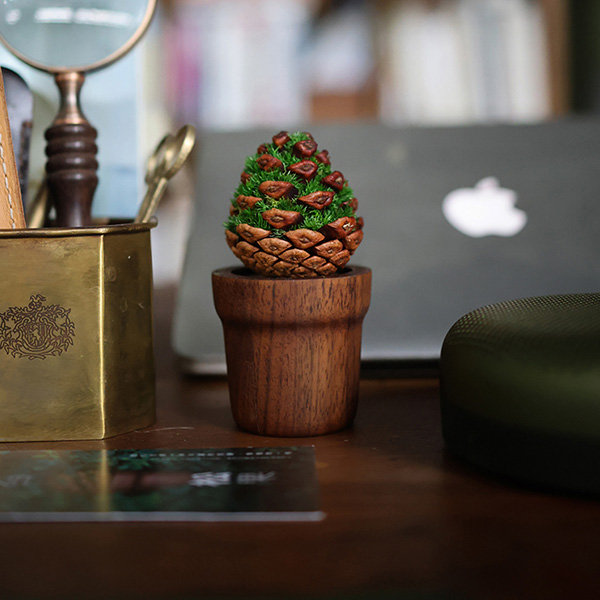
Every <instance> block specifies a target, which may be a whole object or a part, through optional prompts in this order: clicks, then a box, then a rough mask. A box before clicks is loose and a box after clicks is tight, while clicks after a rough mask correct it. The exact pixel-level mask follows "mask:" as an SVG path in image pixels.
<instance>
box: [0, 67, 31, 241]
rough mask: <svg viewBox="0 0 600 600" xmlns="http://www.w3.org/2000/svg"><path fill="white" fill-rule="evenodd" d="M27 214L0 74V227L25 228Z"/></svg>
mask: <svg viewBox="0 0 600 600" xmlns="http://www.w3.org/2000/svg"><path fill="white" fill-rule="evenodd" d="M25 227H26V225H25V215H24V212H23V202H22V200H21V188H20V185H19V175H18V173H17V164H16V162H15V154H14V150H13V143H12V135H11V133H10V123H9V121H8V109H7V107H6V96H5V94H4V80H3V78H2V75H1V74H0V229H24V228H25Z"/></svg>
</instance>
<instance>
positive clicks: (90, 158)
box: [45, 123, 98, 227]
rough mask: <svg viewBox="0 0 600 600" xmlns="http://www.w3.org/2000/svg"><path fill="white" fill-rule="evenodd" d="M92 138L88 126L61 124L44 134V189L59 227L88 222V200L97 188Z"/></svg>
mask: <svg viewBox="0 0 600 600" xmlns="http://www.w3.org/2000/svg"><path fill="white" fill-rule="evenodd" d="M96 135H97V132H96V130H95V129H94V128H93V127H92V126H91V125H89V124H88V123H75V124H69V123H61V124H57V125H52V126H51V127H49V128H48V129H47V130H46V133H45V136H46V140H47V142H48V143H47V145H46V155H47V156H48V160H47V162H46V172H47V176H48V187H49V189H50V196H51V198H52V202H53V204H54V206H55V208H56V225H57V226H59V227H83V226H86V225H90V224H91V222H92V213H91V211H92V200H93V198H94V192H95V191H96V186H97V185H98V175H97V169H98V162H97V160H96V153H97V151H98V148H97V147H96V143H95V140H96Z"/></svg>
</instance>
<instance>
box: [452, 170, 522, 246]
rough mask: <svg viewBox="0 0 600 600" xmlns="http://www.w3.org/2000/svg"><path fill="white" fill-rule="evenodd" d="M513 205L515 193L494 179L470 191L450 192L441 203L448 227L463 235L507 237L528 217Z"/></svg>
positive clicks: (469, 189)
mask: <svg viewBox="0 0 600 600" xmlns="http://www.w3.org/2000/svg"><path fill="white" fill-rule="evenodd" d="M516 202H517V194H516V192H514V191H513V190H509V189H506V188H502V187H500V184H499V182H498V180H497V179H496V178H495V177H486V178H485V179H482V180H481V181H480V182H479V183H477V184H476V185H475V187H473V188H459V189H457V190H454V191H452V192H450V193H449V194H448V195H447V196H446V197H445V198H444V200H443V202H442V211H443V213H444V216H445V217H446V220H447V221H448V223H450V225H452V226H453V227H454V228H456V229H458V231H460V232H461V233H464V234H465V235H468V236H471V237H476V238H478V237H483V236H486V235H500V236H504V237H509V236H513V235H517V233H519V232H520V231H521V230H522V229H523V227H525V224H526V223H527V214H526V213H525V211H523V210H520V209H518V208H515V204H516Z"/></svg>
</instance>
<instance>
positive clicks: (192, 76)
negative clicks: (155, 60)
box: [165, 0, 313, 129]
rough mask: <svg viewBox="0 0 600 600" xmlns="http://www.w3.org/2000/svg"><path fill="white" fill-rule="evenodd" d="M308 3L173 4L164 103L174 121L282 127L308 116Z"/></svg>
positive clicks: (203, 0) (228, 0)
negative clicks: (305, 49)
mask: <svg viewBox="0 0 600 600" xmlns="http://www.w3.org/2000/svg"><path fill="white" fill-rule="evenodd" d="M312 4H313V2H310V1H307V0H253V1H252V2H248V0H219V1H216V0H198V1H196V2H174V3H173V5H172V13H171V23H170V25H169V27H168V29H167V39H166V43H165V47H166V48H169V51H168V52H169V68H168V72H169V89H170V93H169V98H170V104H171V107H172V110H173V112H174V114H175V115H176V116H177V118H178V119H180V120H185V121H191V122H195V123H199V124H200V125H201V126H202V127H205V128H210V129H233V128H236V127H249V126H252V125H273V126H280V124H281V123H287V122H297V121H299V120H301V119H302V118H304V117H305V116H306V108H307V106H308V103H307V86H306V85H305V72H304V66H303V63H302V49H303V45H304V44H305V41H306V37H307V32H308V26H309V21H310V17H311V14H312V9H311V7H312Z"/></svg>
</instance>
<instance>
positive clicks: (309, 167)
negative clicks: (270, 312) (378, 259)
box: [225, 131, 364, 277]
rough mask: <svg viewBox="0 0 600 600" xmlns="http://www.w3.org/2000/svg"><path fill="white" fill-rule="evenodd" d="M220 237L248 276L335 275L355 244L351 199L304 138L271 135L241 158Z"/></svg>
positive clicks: (358, 226)
mask: <svg viewBox="0 0 600 600" xmlns="http://www.w3.org/2000/svg"><path fill="white" fill-rule="evenodd" d="M240 182H241V183H240V185H239V186H238V188H237V190H236V191H235V194H234V198H233V199H232V200H231V208H230V216H229V219H228V220H227V221H226V223H225V229H226V230H225V236H226V239H227V244H228V245H229V247H230V248H231V250H232V252H233V253H234V254H235V255H236V256H237V257H238V258H239V259H240V260H241V261H242V262H243V263H244V265H246V266H247V267H248V268H249V269H251V270H252V271H255V272H257V273H260V274H261V275H267V276H270V277H318V276H327V275H333V274H334V273H337V272H338V271H341V270H342V269H343V268H344V267H345V266H346V263H347V262H348V261H349V260H350V257H351V256H352V254H353V253H354V251H355V250H356V249H357V248H358V246H359V244H360V243H361V241H362V239H363V222H364V221H363V219H362V218H358V217H357V216H356V210H357V208H358V201H357V200H356V198H355V197H354V193H353V192H352V189H351V188H350V187H349V186H348V181H347V180H346V178H345V177H344V175H343V174H342V173H341V172H340V171H335V170H332V168H331V162H330V158H329V152H328V151H327V150H320V151H319V148H318V145H317V142H316V141H315V140H314V138H313V137H312V135H310V133H306V132H296V133H291V134H289V133H288V132H287V131H281V132H279V133H277V134H275V135H274V136H273V138H272V142H271V143H264V144H261V145H260V146H259V147H258V149H257V151H256V153H255V154H253V155H251V156H249V157H248V158H247V159H246V164H245V167H244V171H243V172H242V174H241V177H240Z"/></svg>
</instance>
